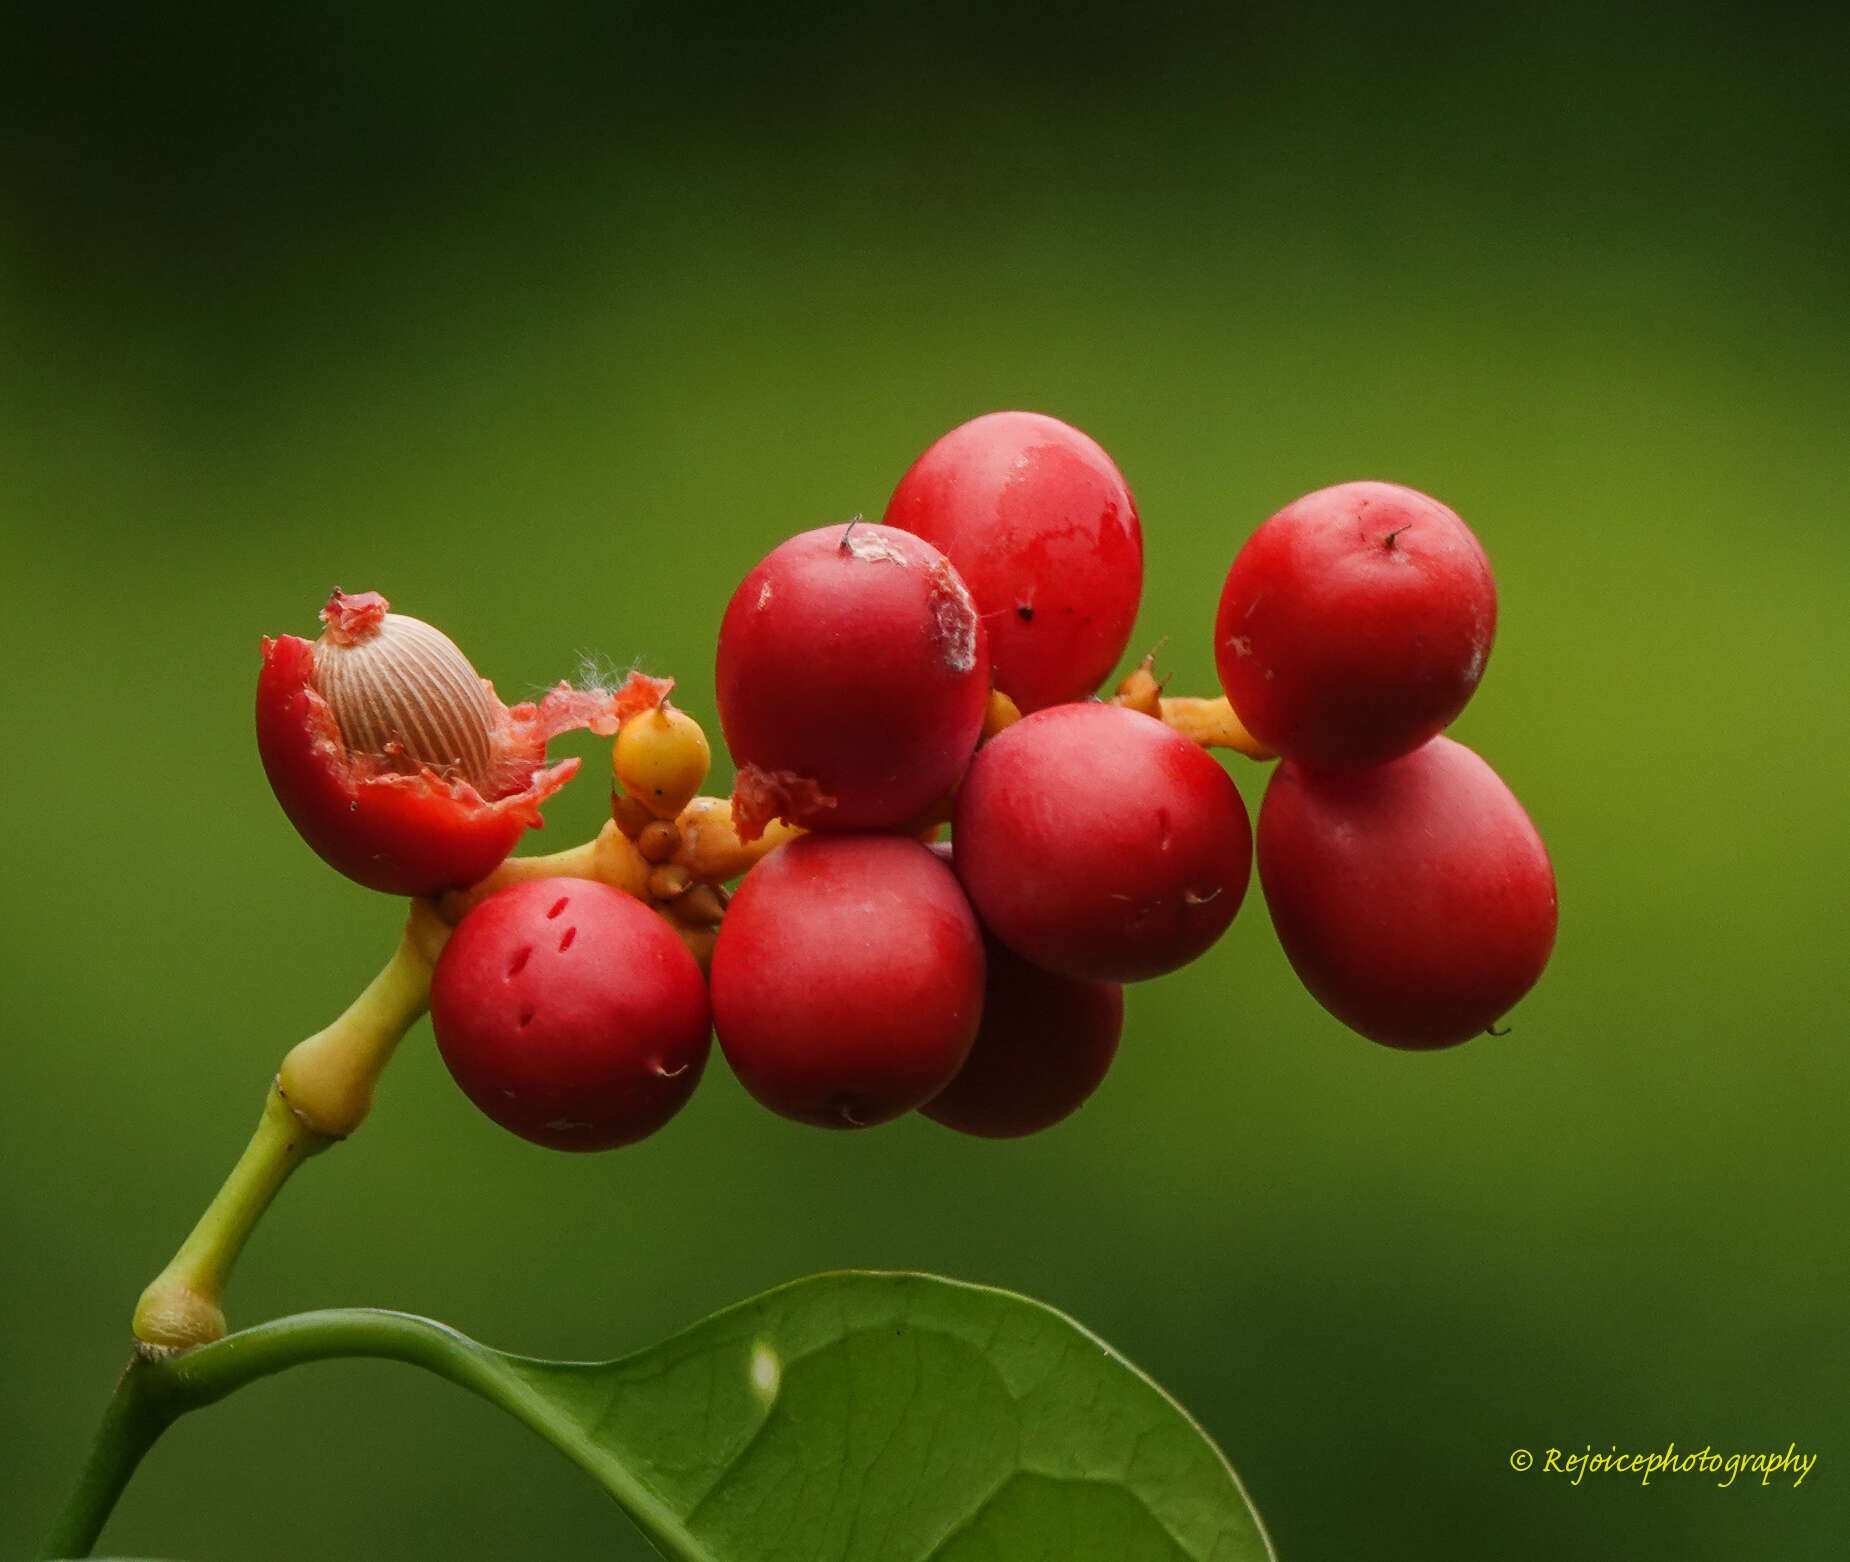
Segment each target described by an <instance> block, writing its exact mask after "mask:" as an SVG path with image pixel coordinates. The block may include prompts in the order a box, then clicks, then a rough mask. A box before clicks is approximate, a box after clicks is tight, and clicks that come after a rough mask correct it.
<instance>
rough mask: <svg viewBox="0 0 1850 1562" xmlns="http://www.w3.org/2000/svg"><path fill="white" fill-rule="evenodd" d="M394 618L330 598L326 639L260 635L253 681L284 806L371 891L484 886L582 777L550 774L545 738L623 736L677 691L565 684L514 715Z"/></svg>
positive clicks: (370, 595)
mask: <svg viewBox="0 0 1850 1562" xmlns="http://www.w3.org/2000/svg"><path fill="white" fill-rule="evenodd" d="M388 607H389V605H388V604H387V602H386V599H385V598H384V597H382V596H380V595H379V594H378V593H377V592H376V591H367V592H360V593H357V594H349V593H347V592H341V591H336V592H335V593H334V595H333V597H332V598H331V599H330V600H329V602H328V605H327V606H326V607H325V608H323V609H322V612H321V619H322V622H323V623H324V624H325V625H326V626H327V627H326V629H325V630H324V632H323V633H322V635H321V638H320V639H319V640H315V641H312V642H311V641H308V640H303V639H299V638H297V637H296V636H294V635H281V636H278V637H277V638H276V639H273V640H270V639H266V640H265V641H264V642H263V667H262V670H261V671H260V672H259V674H258V678H257V749H258V752H259V754H260V755H261V756H262V759H263V768H264V773H265V774H266V775H267V776H268V777H269V781H270V787H271V790H273V791H274V792H275V793H276V800H277V801H278V802H279V803H281V804H282V807H283V812H284V813H286V814H287V815H288V816H289V819H290V822H291V823H292V824H294V825H295V827H296V829H297V830H298V831H300V832H301V835H302V838H303V839H304V840H305V841H307V842H308V844H309V845H310V846H311V847H313V848H314V849H315V851H316V852H318V853H319V854H320V855H321V857H322V858H323V859H324V860H325V861H327V862H328V863H329V864H330V865H331V866H333V867H335V868H337V869H339V870H340V871H341V872H342V873H344V874H346V875H347V876H348V877H349V878H351V879H354V880H356V881H357V882H359V883H361V884H364V885H366V886H367V887H368V888H369V889H376V890H384V891H386V892H387V893H390V894H397V895H434V894H438V893H440V892H442V891H444V890H449V889H457V888H461V887H463V886H466V885H469V884H473V883H475V882H476V881H477V880H479V879H481V878H483V877H485V876H486V875H487V874H488V873H490V872H492V871H493V869H494V868H495V867H496V866H497V865H498V864H499V863H500V862H501V860H502V858H504V857H506V856H507V854H508V853H509V852H510V851H511V850H513V847H514V843H515V842H516V841H517V840H518V839H519V838H520V836H521V835H522V833H523V832H525V831H526V830H528V829H530V828H532V827H533V826H535V825H538V824H539V823H540V812H539V809H540V804H541V803H542V802H544V801H545V799H546V798H547V797H549V796H550V795H551V794H552V793H553V792H555V791H557V790H558V789H559V788H560V787H561V786H563V785H564V784H565V782H566V781H567V780H569V779H570V777H571V776H572V774H573V772H574V771H576V770H577V768H578V761H577V760H575V759H568V760H565V761H564V762H563V763H561V764H558V765H554V766H552V767H551V768H547V767H546V743H547V740H548V739H549V738H552V737H554V736H556V735H557V734H559V733H561V732H566V731H570V730H572V729H574V728H578V727H590V728H591V729H592V730H593V731H597V732H605V733H610V732H615V731H616V730H617V727H618V725H619V723H620V722H621V721H622V719H623V718H624V717H625V716H626V715H629V714H631V713H633V712H635V711H638V710H642V709H646V708H647V707H649V706H651V705H653V704H655V703H657V702H658V701H660V700H661V699H662V698H663V697H664V696H665V695H666V694H667V692H668V690H669V688H670V687H671V684H670V683H669V682H668V681H667V680H663V679H657V678H648V677H645V676H644V675H642V674H640V673H634V674H632V675H631V677H630V679H629V681H628V682H627V683H626V684H625V685H624V686H623V687H622V688H621V689H618V690H615V691H610V690H601V689H598V690H580V689H572V688H570V687H568V686H567V685H565V684H561V685H560V686H559V687H558V688H557V689H555V690H553V691H552V692H551V693H550V694H548V695H547V696H546V697H545V698H544V699H543V700H541V701H540V702H539V703H538V704H537V705H533V704H522V705H516V706H514V707H512V708H511V709H510V708H509V707H507V706H504V705H503V704H502V703H501V701H500V700H498V699H497V698H496V697H495V691H494V686H493V685H492V684H490V683H489V682H487V680H485V679H483V678H481V677H479V676H478V675H477V673H476V671H475V669H474V668H473V667H471V666H470V665H469V659H468V658H467V657H466V656H464V655H463V653H462V652H461V651H460V650H459V649H458V648H457V647H456V645H455V644H454V643H453V642H452V641H451V640H450V639H449V637H448V636H446V635H445V634H443V633H442V632H441V631H440V630H438V629H434V628H433V627H432V626H431V625H429V624H426V623H424V622H423V621H422V620H420V619H416V618H409V617H406V616H405V615H404V614H402V613H393V612H390V611H389V610H388Z"/></svg>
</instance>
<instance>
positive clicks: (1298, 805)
mask: <svg viewBox="0 0 1850 1562" xmlns="http://www.w3.org/2000/svg"><path fill="white" fill-rule="evenodd" d="M1259 877H1260V882H1261V884H1262V885H1263V886H1264V890H1265V899H1266V904H1267V906H1268V907H1269V908H1270V910H1271V913H1272V924H1273V926H1274V927H1275V928H1276V929H1277V931H1278V941H1279V943H1280V944H1282V945H1283V946H1284V950H1285V954H1286V956H1287V957H1288V958H1289V959H1290V961H1291V965H1292V968H1293V969H1294V970H1295V971H1296V972H1297V973H1298V976H1299V978H1300V979H1301V980H1302V981H1303V983H1304V985H1305V986H1306V987H1307V988H1309V989H1310V992H1311V996H1312V997H1314V998H1315V999H1316V1000H1317V1001H1318V1002H1319V1003H1321V1004H1322V1005H1323V1006H1324V1008H1326V1009H1328V1010H1329V1011H1330V1013H1332V1014H1333V1015H1335V1016H1336V1018H1337V1019H1339V1020H1341V1021H1342V1022H1343V1023H1344V1024H1345V1025H1347V1026H1349V1027H1350V1028H1351V1029H1352V1030H1356V1031H1360V1032H1361V1034H1362V1035H1364V1036H1366V1037H1368V1038H1369V1039H1370V1040H1372V1041H1378V1042H1381V1043H1383V1044H1384V1045H1387V1046H1390V1047H1414V1048H1428V1047H1449V1046H1452V1045H1454V1044H1455V1043H1457V1042H1461V1041H1465V1040H1468V1039H1469V1038H1470V1037H1472V1036H1475V1035H1477V1034H1478V1033H1479V1032H1481V1031H1483V1030H1486V1029H1488V1028H1489V1026H1490V1025H1491V1024H1492V1023H1493V1022H1494V1021H1495V1020H1496V1019H1497V1018H1498V1017H1499V1016H1500V1015H1502V1014H1503V1013H1504V1011H1505V1010H1507V1009H1508V1008H1509V1007H1510V1006H1511V1005H1512V1004H1514V1003H1515V1002H1516V1000H1517V999H1519V998H1520V997H1522V995H1523V994H1524V993H1526V992H1527V991H1528V990H1529V989H1530V988H1531V987H1533V986H1534V985H1535V981H1536V979H1537V978H1538V977H1539V976H1540V975H1541V974H1542V968H1543V967H1544V966H1546V965H1547V964H1548V955H1549V951H1550V950H1551V949H1552V948H1553V947H1554V937H1555V879H1554V870H1553V868H1552V867H1550V866H1549V862H1548V852H1547V849H1546V848H1545V847H1544V846H1543V845H1542V838H1541V836H1539V835H1538V834H1537V833H1536V830H1535V826H1534V825H1533V824H1531V823H1530V822H1529V816H1528V815H1527V814H1526V813H1524V812H1523V809H1522V804H1520V803H1519V802H1517V801H1516V799H1515V797H1514V796H1513V795H1512V794H1511V792H1510V790H1509V788H1508V787H1506V786H1505V785H1504V784H1503V782H1502V781H1501V780H1500V779H1499V778H1498V776H1497V773H1496V772H1495V771H1494V770H1492V769H1491V768H1490V766H1489V765H1487V764H1485V763H1484V761H1483V760H1481V759H1479V758H1478V756H1477V755H1476V754H1474V753H1472V752H1471V750H1470V749H1468V748H1466V747H1465V746H1464V745H1463V744H1461V743H1454V742H1453V741H1452V740H1451V739H1450V738H1434V739H1433V740H1432V741H1431V742H1430V743H1428V744H1426V745H1425V746H1424V747H1423V748H1420V749H1417V750H1415V751H1414V752H1413V753H1411V754H1408V755H1407V756H1405V757H1404V758H1402V759H1397V760H1395V761H1394V762H1393V763H1391V764H1387V765H1382V766H1379V767H1378V768H1375V769H1371V770H1360V771H1347V772H1317V771H1313V770H1309V769H1307V768H1305V767H1304V766H1302V765H1296V764H1292V763H1289V762H1286V763H1284V764H1281V765H1280V766H1279V767H1278V771H1277V773H1276V774H1275V775H1274V776H1273V777H1272V782H1271V785H1270V786H1269V787H1268V788H1267V789H1266V795H1265V803H1264V805H1263V807H1261V809H1260V811H1259Z"/></svg>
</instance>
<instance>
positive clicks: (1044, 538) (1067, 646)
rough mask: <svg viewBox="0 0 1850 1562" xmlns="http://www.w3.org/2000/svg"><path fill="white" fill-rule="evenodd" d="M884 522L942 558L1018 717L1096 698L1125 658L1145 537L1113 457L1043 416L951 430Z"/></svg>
mask: <svg viewBox="0 0 1850 1562" xmlns="http://www.w3.org/2000/svg"><path fill="white" fill-rule="evenodd" d="M886 522H887V524H888V525H889V526H898V527H901V528H902V529H904V530H906V531H909V532H913V533H915V534H916V535H918V536H920V537H923V538H924V539H925V540H926V541H927V542H929V543H932V544H933V545H934V546H936V547H938V548H941V549H942V550H943V551H944V554H945V556H946V557H947V558H949V559H950V561H951V562H952V563H953V564H954V565H956V566H957V571H958V573H959V574H961V575H962V576H963V578H964V580H965V582H966V583H967V584H968V585H969V587H970V594H971V596H972V597H974V598H975V599H976V606H977V611H978V612H979V613H981V614H982V615H983V621H984V623H985V624H986V625H987V626H988V628H989V654H990V660H991V662H992V664H993V668H994V671H993V679H994V682H995V686H996V687H997V688H998V689H1000V690H1001V691H1002V692H1003V693H1004V694H1006V695H1008V696H1009V697H1010V698H1011V699H1012V700H1014V702H1015V704H1016V705H1017V706H1019V707H1020V708H1021V709H1022V710H1023V711H1034V710H1039V709H1040V708H1041V707H1042V706H1044V705H1058V704H1060V703H1062V702H1063V701H1067V700H1078V699H1084V698H1085V697H1086V696H1087V695H1088V694H1090V693H1092V691H1093V690H1094V689H1096V688H1097V687H1098V686H1099V684H1100V683H1102V682H1103V681H1104V680H1105V678H1106V676H1107V675H1108V674H1109V673H1110V672H1111V670H1112V668H1113V667H1115V666H1116V665H1117V663H1118V658H1119V657H1121V656H1122V655H1123V654H1124V647H1125V645H1126V644H1128V643H1129V641H1130V636H1131V625H1132V623H1133V621H1134V620H1135V619H1136V617H1137V601H1138V597H1139V595H1140V594H1141V592H1142V590H1143V531H1142V528H1141V526H1140V525H1139V524H1138V520H1137V506H1136V504H1135V502H1134V501H1133V500H1132V498H1131V491H1130V489H1129V488H1127V487H1126V486H1125V483H1124V479H1123V477H1122V476H1121V475H1120V474H1119V472H1118V469H1117V467H1116V466H1114V465H1113V464H1112V460H1111V457H1110V456H1108V455H1106V454H1105V452H1104V451H1103V450H1102V449H1100V448H1099V446H1098V445H1097V444H1095V443H1094V442H1093V441H1092V440H1091V439H1089V438H1088V437H1087V436H1086V435H1084V434H1082V433H1080V432H1079V430H1078V429H1076V428H1073V427H1071V426H1070V425H1068V424H1065V423H1062V422H1061V421H1060V420H1059V419H1058V418H1050V417H1046V416H1044V415H1043V414H1041V413H1038V412H992V413H989V414H988V415H987V416H985V417H980V418H973V419H972V420H971V421H970V422H968V423H965V424H962V425H960V426H959V427H957V428H954V429H952V430H951V431H950V433H948V434H946V435H945V436H944V437H943V438H942V439H940V440H939V441H938V442H937V443H936V444H934V445H933V446H932V447H931V448H930V449H929V450H927V451H926V452H925V454H924V455H922V456H920V457H919V458H918V460H917V461H915V462H913V464H912V469H911V470H910V471H909V472H907V473H906V475H905V476H904V477H903V478H901V479H900V482H899V487H898V488H897V489H895V490H894V492H893V497H892V499H891V500H890V501H889V502H888V504H887V507H886Z"/></svg>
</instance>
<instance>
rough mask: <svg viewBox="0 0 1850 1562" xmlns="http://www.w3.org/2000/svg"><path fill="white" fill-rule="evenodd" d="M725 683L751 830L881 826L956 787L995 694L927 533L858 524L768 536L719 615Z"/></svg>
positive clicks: (973, 620)
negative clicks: (767, 547)
mask: <svg viewBox="0 0 1850 1562" xmlns="http://www.w3.org/2000/svg"><path fill="white" fill-rule="evenodd" d="M714 682H715V694H716V697H717V703H718V706H719V717H720V725H721V727H722V728H723V730H724V732H725V735H726V744H727V747H728V748H729V749H730V750H731V752H732V757H733V759H734V761H735V762H736V763H737V764H738V766H739V767H740V778H739V784H738V786H737V787H736V788H735V792H734V799H735V808H736V810H737V812H738V814H739V816H740V818H741V821H742V823H743V826H744V829H745V833H746V834H747V838H748V839H750V838H753V834H754V833H755V829H756V828H759V827H761V826H762V824H763V823H764V822H766V821H768V820H769V819H772V818H783V819H785V820H787V821H789V822H790V823H792V824H798V825H802V826H803V827H804V828H806V829H812V830H868V829H887V828H892V827H895V826H898V825H902V824H904V823H906V822H907V821H908V820H911V819H914V818H916V817H918V816H919V815H920V814H922V813H924V812H925V810H926V809H927V808H929V807H930V806H931V805H932V804H934V803H936V802H937V801H938V800H939V799H940V798H942V797H943V796H944V795H945V794H946V793H947V792H948V791H949V790H950V788H951V787H952V786H953V785H954V784H955V783H956V781H957V778H958V776H959V775H960V774H961V773H962V772H963V768H964V765H965V764H966V763H967V762H968V760H969V758H970V754H971V751H972V750H974V749H975V747H976V742H977V738H978V736H979V735H980V733H981V731H982V725H983V713H984V711H985V710H986V709H987V707H988V703H989V644H988V637H987V635H986V634H985V632H984V629H983V624H982V620H981V619H980V618H978V617H977V614H976V609H975V605H974V603H972V601H971V600H970V594H969V591H968V589H967V588H966V587H965V585H964V583H963V581H962V580H961V578H959V576H958V574H957V571H956V570H955V569H953V568H952V567H951V564H950V563H949V561H948V560H946V559H945V557H944V555H943V554H941V553H940V552H939V551H938V550H937V549H936V548H934V547H932V546H931V544H930V543H928V542H924V541H922V540H920V539H919V538H917V537H914V536H912V535H911V534H910V533H907V532H901V531H895V530H894V529H893V528H891V527H889V526H873V525H869V524H867V523H865V522H860V521H857V522H855V523H853V524H852V525H848V526H825V527H822V528H819V529H818V530H815V531H809V532H803V533H801V534H799V535H798V536H795V537H792V538H791V539H790V540H789V541H787V542H785V543H782V544H781V545H779V546H778V547H776V548H774V549H773V550H772V551H771V552H770V553H769V554H768V555H767V556H766V557H765V558H764V559H762V560H761V561H760V562H759V564H758V565H757V567H756V568H754V569H753V570H752V572H751V573H750V574H749V575H747V576H746V577H745V579H744V581H743V582H742V583H741V584H740V586H739V589H738V590H737V591H736V592H735V593H734V594H733V597H732V601H731V603H730V604H729V605H728V606H727V608H726V616H725V619H724V621H723V622H722V623H721V625H720V633H719V656H718V665H717V669H716V672H715V678H714Z"/></svg>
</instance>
